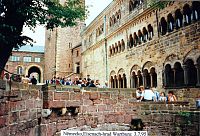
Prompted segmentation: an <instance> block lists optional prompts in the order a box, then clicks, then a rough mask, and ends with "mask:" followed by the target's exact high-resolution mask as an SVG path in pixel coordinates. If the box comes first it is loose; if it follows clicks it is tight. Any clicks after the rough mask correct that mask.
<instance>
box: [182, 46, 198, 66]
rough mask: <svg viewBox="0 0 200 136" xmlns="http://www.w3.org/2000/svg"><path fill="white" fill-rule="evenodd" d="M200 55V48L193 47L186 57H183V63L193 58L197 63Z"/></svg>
mask: <svg viewBox="0 0 200 136" xmlns="http://www.w3.org/2000/svg"><path fill="white" fill-rule="evenodd" d="M199 56H200V50H199V49H192V50H190V51H189V52H188V53H186V55H185V57H184V58H183V63H185V62H186V61H187V60H188V59H191V60H193V62H194V63H196V62H197V59H198V57H199Z"/></svg>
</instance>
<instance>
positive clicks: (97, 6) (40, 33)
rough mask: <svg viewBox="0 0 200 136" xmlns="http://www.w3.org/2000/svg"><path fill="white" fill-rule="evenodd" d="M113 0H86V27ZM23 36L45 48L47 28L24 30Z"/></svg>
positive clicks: (39, 27)
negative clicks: (87, 12) (87, 13)
mask: <svg viewBox="0 0 200 136" xmlns="http://www.w3.org/2000/svg"><path fill="white" fill-rule="evenodd" d="M111 1H112V0H85V2H86V6H88V10H89V15H88V18H87V19H86V21H85V23H86V25H89V24H90V23H91V22H92V21H93V20H94V19H95V18H96V17H97V16H98V15H99V14H100V13H101V12H102V11H103V10H104V9H105V8H106V7H107V6H108V5H109V4H110V3H111ZM23 35H26V36H29V37H31V38H32V39H33V40H34V41H35V43H34V45H37V46H44V44H45V28H44V27H43V26H38V27H36V28H35V32H33V31H32V30H30V29H29V28H24V30H23Z"/></svg>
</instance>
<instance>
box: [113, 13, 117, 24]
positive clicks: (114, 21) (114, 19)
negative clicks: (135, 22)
mask: <svg viewBox="0 0 200 136" xmlns="http://www.w3.org/2000/svg"><path fill="white" fill-rule="evenodd" d="M112 20H113V24H115V23H116V22H117V21H116V18H115V16H114V15H113V16H112Z"/></svg>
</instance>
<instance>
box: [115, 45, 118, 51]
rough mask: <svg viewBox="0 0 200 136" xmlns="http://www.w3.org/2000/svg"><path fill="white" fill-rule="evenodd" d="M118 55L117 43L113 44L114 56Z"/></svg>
mask: <svg viewBox="0 0 200 136" xmlns="http://www.w3.org/2000/svg"><path fill="white" fill-rule="evenodd" d="M117 53H118V46H117V43H115V54H117Z"/></svg>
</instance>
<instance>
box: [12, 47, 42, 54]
mask: <svg viewBox="0 0 200 136" xmlns="http://www.w3.org/2000/svg"><path fill="white" fill-rule="evenodd" d="M13 51H17V50H15V49H14V50H13ZM18 51H24V52H41V53H43V52H44V46H37V45H33V46H30V45H26V46H22V47H20V49H19V50H18Z"/></svg>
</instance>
